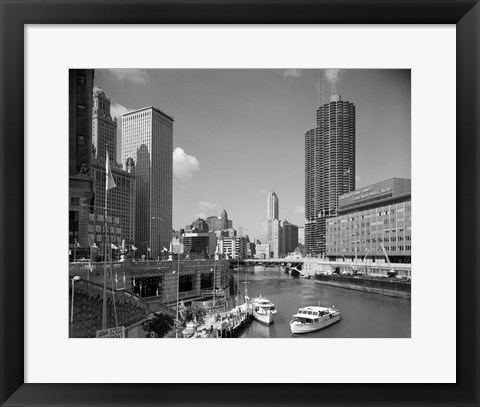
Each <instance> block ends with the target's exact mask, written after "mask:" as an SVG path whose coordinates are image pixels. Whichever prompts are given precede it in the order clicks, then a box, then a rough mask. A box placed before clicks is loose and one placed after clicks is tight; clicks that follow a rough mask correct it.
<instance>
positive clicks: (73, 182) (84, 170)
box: [68, 69, 94, 259]
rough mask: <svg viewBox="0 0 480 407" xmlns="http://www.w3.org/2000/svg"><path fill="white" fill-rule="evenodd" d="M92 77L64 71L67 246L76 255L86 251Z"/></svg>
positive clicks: (78, 71) (88, 72)
mask: <svg viewBox="0 0 480 407" xmlns="http://www.w3.org/2000/svg"><path fill="white" fill-rule="evenodd" d="M93 78H94V71H93V69H70V70H69V73H68V81H69V83H68V101H69V106H68V109H69V112H68V113H69V115H68V139H69V147H68V148H69V151H68V155H69V164H68V199H69V202H68V204H69V207H68V209H69V222H68V246H69V248H70V249H71V252H72V253H73V252H75V253H76V256H77V258H78V257H79V256H87V255H88V253H89V246H88V224H89V214H90V211H91V202H92V195H93V191H92V147H91V146H92V100H93V99H92V90H93ZM72 259H73V256H72Z"/></svg>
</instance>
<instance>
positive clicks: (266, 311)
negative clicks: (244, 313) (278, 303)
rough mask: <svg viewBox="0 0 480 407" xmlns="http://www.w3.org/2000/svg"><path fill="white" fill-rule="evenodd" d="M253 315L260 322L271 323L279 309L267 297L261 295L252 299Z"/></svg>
mask: <svg viewBox="0 0 480 407" xmlns="http://www.w3.org/2000/svg"><path fill="white" fill-rule="evenodd" d="M252 307H253V316H254V317H255V319H256V320H257V321H259V322H262V323H264V324H267V325H270V324H271V323H272V322H273V319H274V318H275V315H276V313H277V309H276V308H275V305H274V304H273V303H272V302H271V301H269V300H267V299H266V298H264V297H262V296H259V297H256V298H254V299H253V300H252Z"/></svg>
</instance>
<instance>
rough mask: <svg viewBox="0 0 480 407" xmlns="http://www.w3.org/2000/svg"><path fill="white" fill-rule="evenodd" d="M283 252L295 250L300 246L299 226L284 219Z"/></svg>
mask: <svg viewBox="0 0 480 407" xmlns="http://www.w3.org/2000/svg"><path fill="white" fill-rule="evenodd" d="M282 245H283V250H282V251H283V254H285V255H287V254H288V253H291V252H293V251H294V250H295V249H296V248H297V247H298V226H297V225H294V224H293V223H290V222H288V221H287V220H284V221H283V222H282Z"/></svg>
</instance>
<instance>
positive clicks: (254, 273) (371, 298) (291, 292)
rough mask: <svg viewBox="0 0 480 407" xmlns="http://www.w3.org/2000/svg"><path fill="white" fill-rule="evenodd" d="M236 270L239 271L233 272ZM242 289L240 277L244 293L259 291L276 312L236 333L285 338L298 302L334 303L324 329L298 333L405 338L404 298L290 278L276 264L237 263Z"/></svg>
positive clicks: (406, 315)
mask: <svg viewBox="0 0 480 407" xmlns="http://www.w3.org/2000/svg"><path fill="white" fill-rule="evenodd" d="M238 274H239V275H238ZM234 276H235V280H236V281H237V279H239V280H240V290H241V292H242V294H243V292H244V287H245V285H244V284H243V282H244V281H245V277H246V280H247V282H248V283H247V290H248V296H249V297H250V298H254V297H256V296H257V295H260V294H261V295H262V296H264V297H266V298H268V299H269V300H270V301H272V302H273V303H274V304H275V306H276V308H277V310H278V313H277V315H276V318H275V322H274V323H273V324H272V325H270V326H266V325H263V324H261V323H259V322H258V321H255V320H254V321H252V323H251V324H250V325H248V326H247V327H246V328H245V330H244V331H243V332H242V333H241V334H240V335H239V337H240V338H290V337H292V335H291V332H290V326H289V322H290V320H291V317H292V315H293V314H295V313H296V311H297V309H298V308H300V307H305V306H308V305H319V304H320V305H321V306H325V307H330V306H333V305H334V306H335V308H338V309H339V310H340V312H341V315H342V319H341V320H340V322H339V323H336V324H334V325H332V326H330V327H328V328H327V329H322V330H320V331H317V332H312V333H309V334H306V335H296V336H293V337H301V338H409V337H410V336H411V328H410V326H411V325H410V322H411V301H410V299H406V298H396V297H389V296H385V295H381V294H374V293H368V292H364V291H357V290H350V289H344V288H338V287H331V286H325V285H321V284H316V283H314V280H313V279H305V278H298V277H292V276H290V275H288V274H286V273H284V272H283V271H282V270H280V268H279V267H265V268H264V267H258V266H257V267H240V270H239V272H237V271H234Z"/></svg>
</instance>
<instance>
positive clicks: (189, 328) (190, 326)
mask: <svg viewBox="0 0 480 407" xmlns="http://www.w3.org/2000/svg"><path fill="white" fill-rule="evenodd" d="M196 330H197V324H196V323H195V322H193V321H190V322H187V324H186V326H185V329H184V330H183V331H182V335H183V337H184V338H191V337H192V336H194V335H195V332H196Z"/></svg>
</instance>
